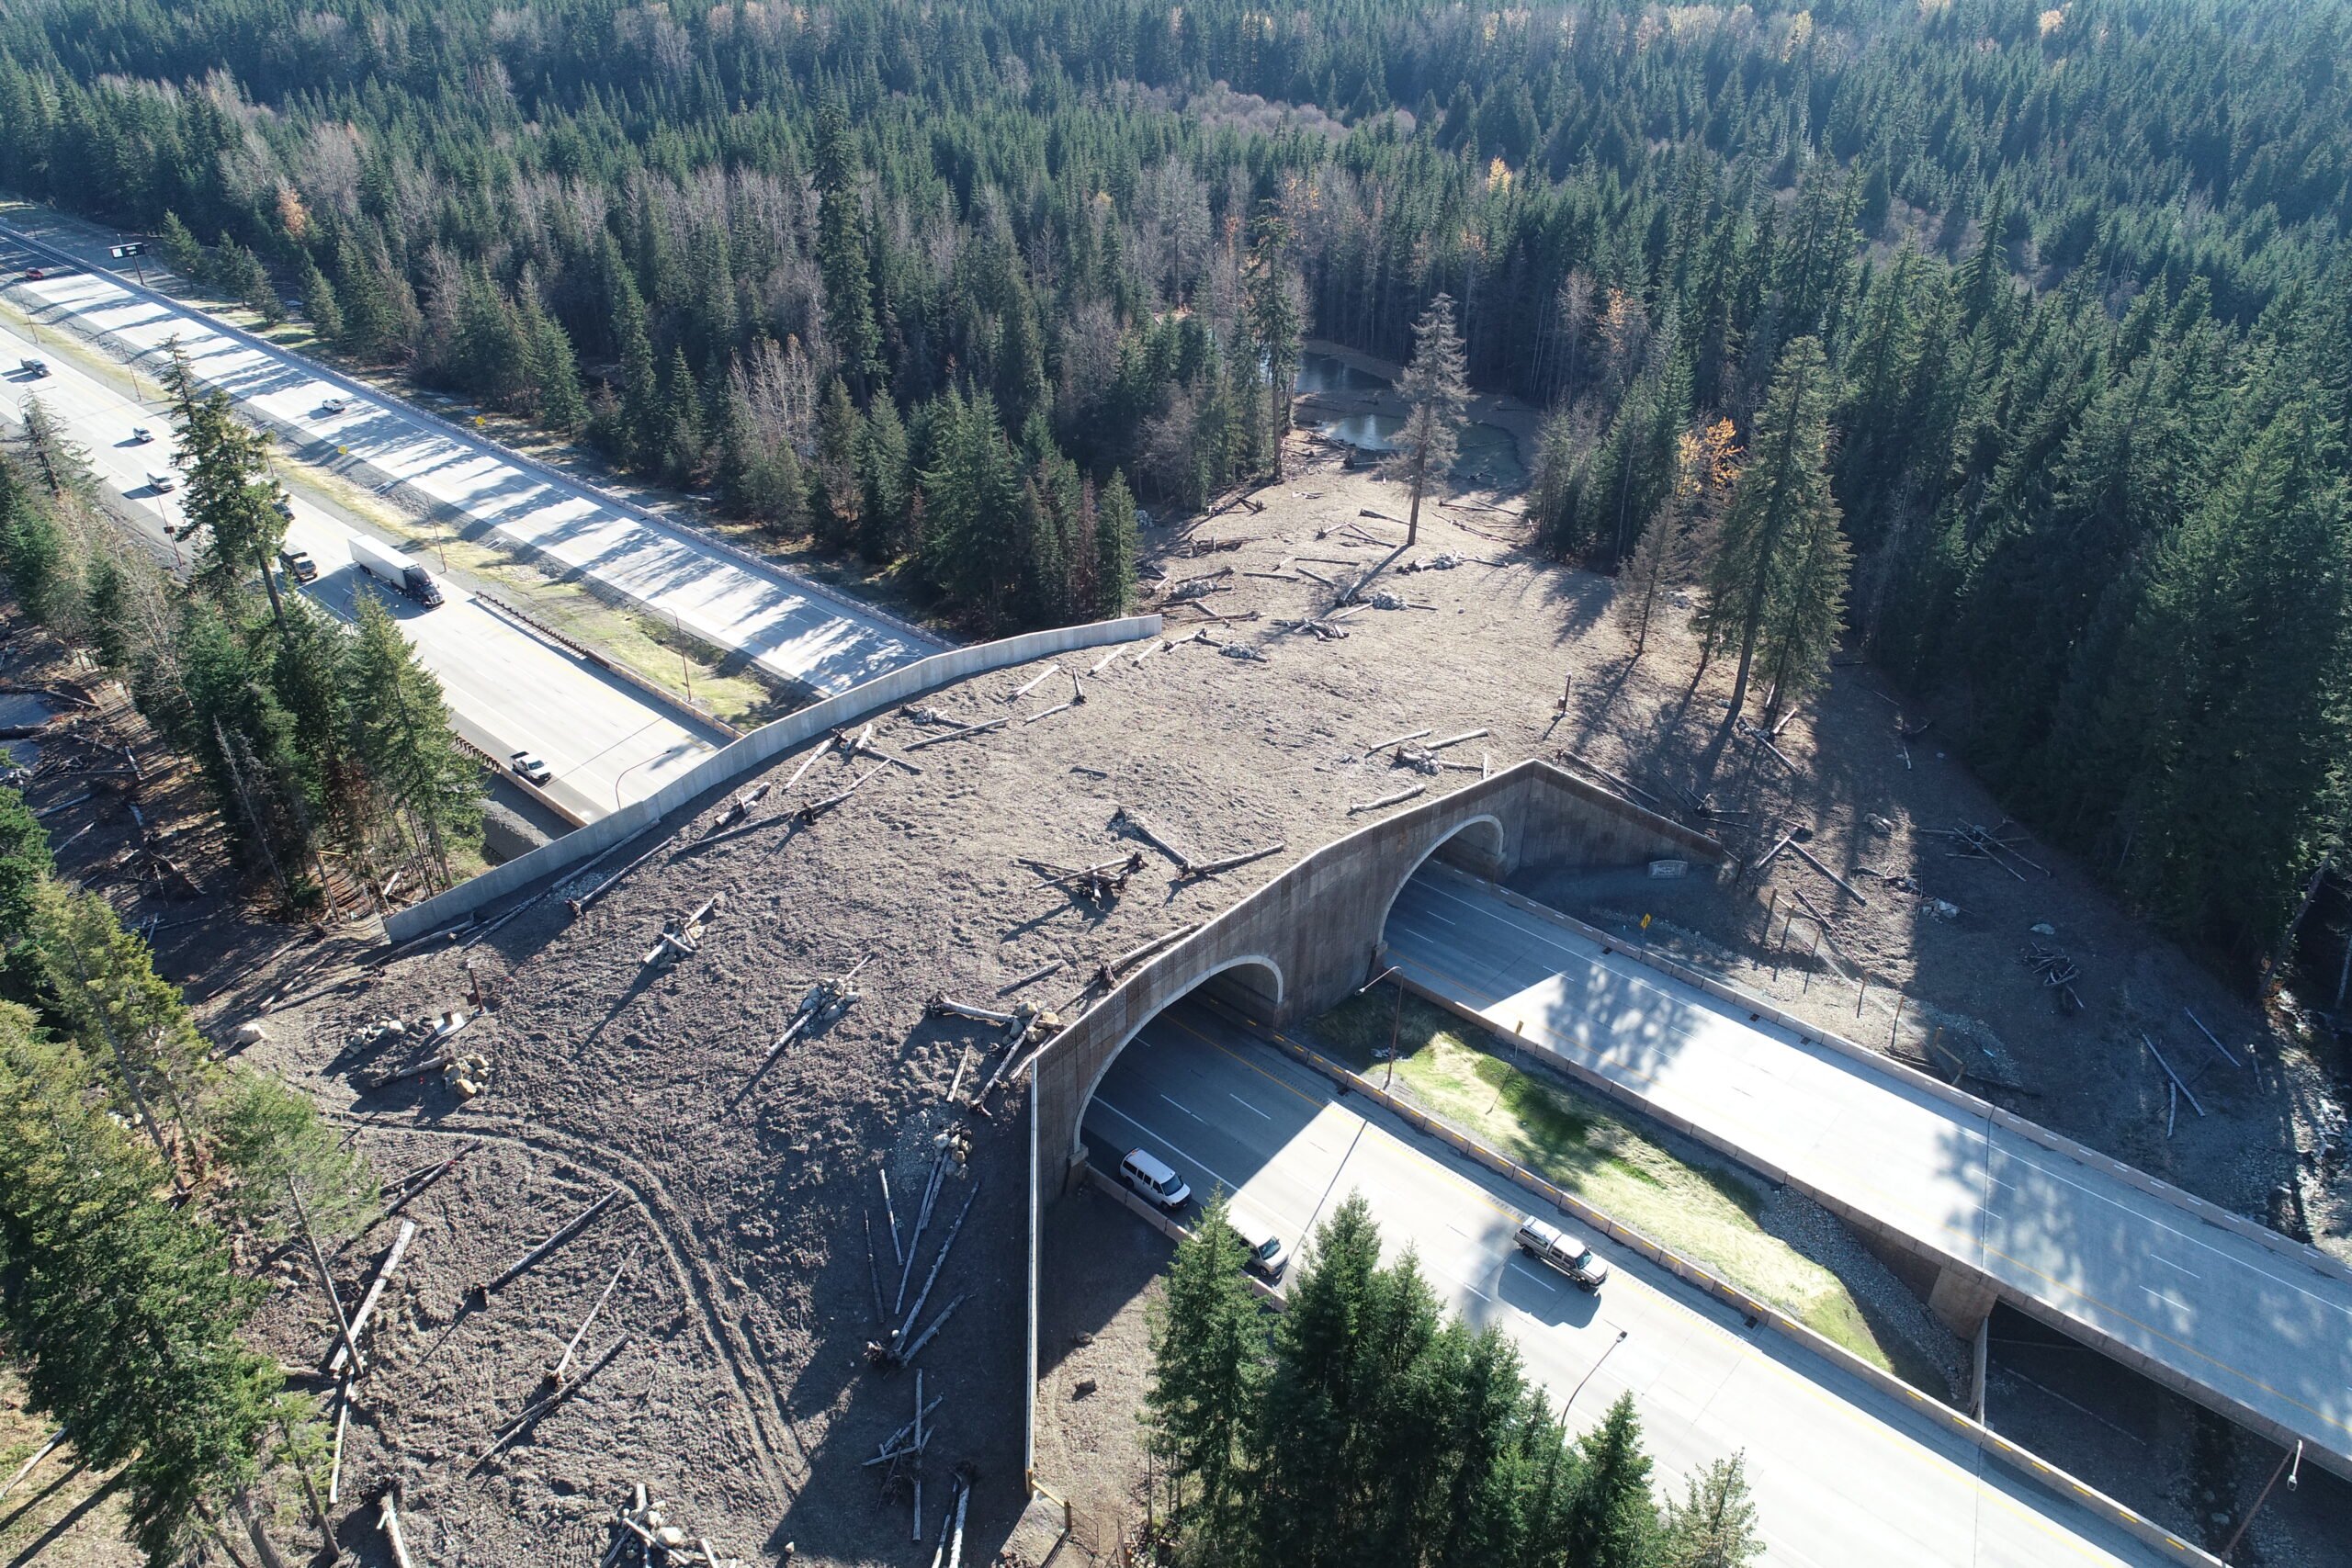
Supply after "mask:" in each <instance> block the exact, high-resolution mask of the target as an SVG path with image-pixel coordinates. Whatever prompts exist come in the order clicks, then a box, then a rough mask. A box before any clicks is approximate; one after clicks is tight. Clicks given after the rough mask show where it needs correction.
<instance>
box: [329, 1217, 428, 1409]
mask: <svg viewBox="0 0 2352 1568" xmlns="http://www.w3.org/2000/svg"><path fill="white" fill-rule="evenodd" d="M415 1235H416V1222H415V1221H414V1220H402V1221H401V1228H400V1234H399V1235H396V1236H394V1237H393V1238H392V1249H391V1251H390V1252H388V1253H386V1254H385V1255H384V1266H383V1267H382V1268H380V1269H377V1270H376V1277H375V1278H374V1279H373V1280H369V1281H368V1293H367V1294H366V1295H365V1296H362V1297H361V1298H360V1300H359V1310H358V1311H357V1312H356V1313H354V1314H352V1318H351V1337H352V1338H353V1340H354V1341H356V1340H357V1339H358V1337H359V1331H360V1330H361V1329H364V1328H366V1327H367V1326H368V1319H369V1318H370V1317H373V1316H374V1315H375V1314H376V1307H377V1303H379V1302H381V1301H382V1300H383V1299H384V1290H385V1287H387V1286H388V1285H390V1283H391V1281H392V1276H393V1275H394V1274H395V1273H397V1272H399V1270H400V1266H401V1259H402V1258H406V1257H407V1256H408V1244H409V1242H410V1241H411V1240H413V1238H414V1237H415ZM356 1353H357V1352H356V1350H355V1351H354V1354H355V1355H356ZM353 1370H354V1371H366V1370H367V1369H366V1368H365V1367H361V1366H357V1365H356V1364H355V1366H354V1368H353ZM327 1371H330V1372H339V1371H343V1351H342V1350H341V1349H340V1348H338V1349H337V1350H336V1351H335V1353H334V1357H333V1359H330V1360H329V1361H328V1362H327Z"/></svg>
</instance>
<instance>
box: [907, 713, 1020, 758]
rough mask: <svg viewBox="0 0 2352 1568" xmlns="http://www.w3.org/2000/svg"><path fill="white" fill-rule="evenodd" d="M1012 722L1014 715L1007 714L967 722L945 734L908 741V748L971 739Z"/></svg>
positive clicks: (913, 748)
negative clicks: (977, 721)
mask: <svg viewBox="0 0 2352 1568" xmlns="http://www.w3.org/2000/svg"><path fill="white" fill-rule="evenodd" d="M1011 723H1012V716H1011V715H1007V716H1005V717H1003V718H992V719H989V721H988V722H987V723H986V724H967V725H965V726H964V727H963V728H960V729H951V730H949V731H948V732H947V733H946V734H944V735H926V736H924V737H923V738H922V739H920V740H910V741H908V742H907V750H910V751H920V750H922V749H923V748H924V747H926V746H937V745H939V744H941V743H942V742H943V741H948V740H969V739H971V738H972V737H973V736H975V735H986V734H987V733H988V732H989V730H991V729H994V728H997V727H998V726H1000V725H1005V724H1011Z"/></svg>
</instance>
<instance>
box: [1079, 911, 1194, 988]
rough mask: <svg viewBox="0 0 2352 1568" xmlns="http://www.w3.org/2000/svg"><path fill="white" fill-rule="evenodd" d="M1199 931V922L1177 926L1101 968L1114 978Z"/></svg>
mask: <svg viewBox="0 0 2352 1568" xmlns="http://www.w3.org/2000/svg"><path fill="white" fill-rule="evenodd" d="M1200 929H1201V927H1200V922H1199V921H1197V920H1195V921H1193V922H1191V923H1189V924H1186V925H1181V926H1178V927H1177V928H1176V929H1175V930H1174V931H1170V932H1168V933H1167V934H1166V935H1164V936H1156V937H1153V938H1152V939H1151V940H1150V941H1149V942H1145V943H1144V944H1143V945H1142V946H1141V947H1136V948H1130V949H1129V950H1128V951H1126V952H1125V953H1121V954H1119V956H1118V957H1116V958H1114V959H1113V960H1111V962H1110V963H1108V964H1104V965H1103V968H1104V970H1106V971H1107V972H1108V973H1109V974H1111V975H1112V976H1117V975H1118V974H1119V972H1120V971H1122V970H1124V969H1132V968H1133V967H1135V966H1136V964H1140V963H1142V962H1143V961H1144V960H1145V959H1147V958H1149V957H1150V956H1152V954H1154V953H1159V952H1160V951H1161V950H1162V949H1164V948H1170V947H1173V946H1175V945H1176V944H1177V943H1178V942H1182V941H1183V940H1184V939H1185V938H1186V937H1188V936H1191V935H1192V934H1193V932H1194V931H1198V930H1200Z"/></svg>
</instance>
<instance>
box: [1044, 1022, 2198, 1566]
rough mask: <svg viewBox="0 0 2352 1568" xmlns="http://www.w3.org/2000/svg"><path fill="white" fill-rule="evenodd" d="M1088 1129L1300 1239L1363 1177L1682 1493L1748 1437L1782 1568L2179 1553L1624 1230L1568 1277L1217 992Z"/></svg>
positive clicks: (1446, 1274)
mask: <svg viewBox="0 0 2352 1568" xmlns="http://www.w3.org/2000/svg"><path fill="white" fill-rule="evenodd" d="M1084 1134H1085V1137H1086V1141H1087V1144H1088V1145H1089V1154H1090V1157H1091V1159H1092V1160H1093V1162H1094V1163H1095V1164H1096V1165H1097V1166H1098V1167H1099V1168H1101V1169H1103V1170H1104V1171H1105V1172H1106V1173H1113V1174H1115V1172H1116V1170H1117V1168H1118V1160H1119V1157H1120V1156H1121V1155H1122V1154H1124V1153H1125V1151H1126V1150H1128V1149H1131V1148H1134V1147H1136V1146H1138V1145H1140V1146H1142V1147H1144V1148H1148V1149H1149V1150H1150V1151H1151V1152H1152V1153H1154V1154H1156V1155H1158V1156H1159V1157H1160V1158H1162V1159H1164V1160H1166V1161H1168V1162H1169V1163H1170V1165H1172V1166H1174V1167H1175V1168H1176V1169H1177V1171H1178V1172H1179V1173H1180V1174H1182V1176H1183V1177H1184V1179H1186V1180H1187V1181H1188V1182H1190V1183H1191V1184H1192V1185H1193V1190H1195V1192H1197V1193H1201V1194H1206V1193H1208V1192H1209V1191H1211V1190H1214V1189H1216V1188H1218V1187H1223V1188H1224V1189H1225V1190H1227V1191H1228V1192H1231V1193H1233V1194H1234V1195H1235V1201H1236V1203H1237V1204H1238V1206H1239V1207H1241V1208H1243V1209H1246V1210H1248V1211H1250V1213H1254V1214H1255V1215H1257V1216H1258V1217H1259V1218H1260V1219H1261V1220H1262V1221H1264V1222H1265V1223H1267V1224H1270V1225H1271V1226H1272V1229H1273V1230H1274V1231H1275V1233H1276V1234H1277V1235H1280V1236H1281V1237H1282V1239H1283V1245H1284V1246H1285V1247H1290V1248H1292V1249H1293V1250H1294V1251H1295V1250H1296V1248H1297V1247H1298V1246H1299V1245H1300V1244H1301V1243H1302V1242H1303V1241H1304V1239H1305V1238H1306V1236H1307V1235H1309V1233H1311V1232H1312V1230H1313V1229H1314V1227H1315V1225H1316V1224H1317V1223H1318V1222H1319V1221H1320V1220H1321V1219H1322V1218H1323V1217H1325V1216H1327V1215H1328V1214H1329V1213H1330V1211H1331V1209H1332V1207H1333V1206H1334V1205H1336V1204H1338V1203H1340V1202H1341V1201H1344V1200H1345V1199H1346V1198H1347V1197H1348V1195H1349V1194H1350V1193H1351V1192H1360V1193H1362V1194H1363V1197H1364V1198H1365V1199H1366V1200H1367V1201H1369V1202H1370V1203H1371V1205H1372V1210H1373V1213H1374V1218H1375V1219H1376V1220H1377V1221H1378V1222H1379V1224H1380V1227H1381V1233H1382V1238H1383V1241H1384V1243H1385V1247H1386V1248H1387V1250H1388V1253H1389V1255H1390V1256H1391V1257H1392V1258H1393V1257H1394V1256H1396V1255H1397V1254H1398V1253H1400V1252H1402V1251H1403V1250H1404V1249H1405V1248H1407V1247H1410V1248H1412V1249H1413V1250H1414V1251H1415V1253H1416V1254H1417V1255H1418V1257H1419V1260H1420V1266H1421V1269H1422V1270H1423V1272H1424V1273H1425V1275H1426V1276H1427V1277H1428V1278H1429V1280H1430V1283H1431V1285H1432V1286H1433V1287H1434V1288H1435V1289H1436V1291H1437V1292H1438V1294H1439V1296H1440V1297H1441V1298H1442V1300H1443V1301H1444V1302H1445V1303H1446V1304H1447V1305H1448V1306H1449V1307H1450V1308H1452V1309H1453V1310H1454V1311H1456V1312H1458V1313H1460V1314H1463V1315H1464V1316H1465V1317H1467V1318H1469V1319H1470V1320H1471V1321H1473V1322H1476V1323H1480V1324H1492V1325H1496V1326H1497V1327H1498V1328H1500V1329H1501V1330H1502V1331H1503V1332H1504V1333H1505V1334H1507V1335H1509V1336H1510V1337H1511V1339H1512V1340H1513V1342H1514V1343H1516V1344H1517V1345H1518V1347H1519V1349H1520V1353H1521V1357H1522V1358H1523V1359H1524V1361H1525V1365H1526V1368H1527V1371H1528V1372H1529V1374H1530V1375H1531V1376H1532V1378H1534V1379H1535V1380H1537V1381H1539V1382H1543V1383H1544V1385H1546V1386H1547V1387H1548V1388H1549V1390H1550V1391H1551V1393H1552V1395H1553V1397H1554V1399H1555V1401H1571V1400H1572V1403H1570V1404H1569V1405H1568V1416H1569V1419H1570V1422H1571V1425H1572V1426H1574V1427H1577V1428H1578V1429H1582V1428H1585V1427H1589V1426H1591V1425H1592V1424H1593V1423H1595V1422H1597V1421H1598V1420H1599V1419H1600V1416H1601V1415H1602V1414H1603V1413H1605V1412H1606V1411H1607V1409H1608V1407H1609V1405H1610V1404H1611V1402H1613V1401H1614V1400H1615V1399H1616V1398H1617V1396H1618V1395H1619V1394H1620V1393H1632V1394H1633V1396H1634V1404H1635V1405H1636V1407H1637V1408H1638V1409H1639V1410H1640V1412H1641V1416H1642V1429H1643V1437H1644V1441H1645V1444H1646V1446H1647V1447H1648V1450H1649V1451H1650V1453H1651V1454H1652V1455H1653V1456H1654V1457H1655V1459H1656V1460H1657V1470H1658V1475H1657V1485H1658V1488H1659V1491H1660V1492H1661V1494H1662V1495H1669V1496H1677V1497H1679V1495H1680V1494H1681V1489H1682V1478H1683V1477H1685V1476H1688V1475H1691V1474H1693V1473H1695V1472H1699V1471H1701V1470H1703V1469H1704V1468H1705V1467H1706V1466H1707V1465H1708V1464H1710V1463H1712V1462H1713V1461H1715V1460H1717V1459H1720V1458H1723V1457H1724V1456H1726V1455H1729V1454H1731V1453H1734V1452H1745V1454H1746V1455H1747V1473H1748V1480H1749V1483H1750V1486H1751V1487H1752V1489H1753V1493H1754V1496H1755V1500H1756V1504H1757V1509H1758V1520H1759V1524H1760V1527H1761V1529H1762V1531H1763V1533H1764V1536H1765V1538H1766V1541H1767V1546H1768V1551H1767V1556H1766V1559H1765V1561H1766V1562H1770V1563H1771V1564H1774V1565H1776V1568H1806V1565H1819V1568H1829V1565H1833V1564H1835V1565H1838V1568H1890V1565H1893V1564H1902V1565H1904V1568H2029V1565H2030V1568H2051V1565H2053V1564H2087V1563H2098V1564H2118V1563H2130V1564H2134V1565H2153V1564H2155V1563H2159V1562H2164V1561H2165V1559H2164V1558H2162V1557H2160V1556H2159V1555H2158V1554H2157V1553H2156V1552H2155V1551H2154V1550H2153V1549H2151V1548H2149V1547H2147V1546H2145V1545H2143V1544H2142V1543H2141V1542H2140V1541H2138V1540H2134V1539H2133V1538H2132V1537H2131V1536H2129V1535H2128V1534H2126V1533H2125V1532H2123V1531H2122V1530H2120V1529H2116V1528H2115V1527H2114V1526H2112V1525H2109V1524H2108V1523H2107V1522H2105V1521H2104V1520H2102V1519H2100V1518H2098V1517H2097V1516H2094V1515H2092V1514H2090V1513H2088V1512H2086V1510H2084V1509H2082V1508H2080V1507H2078V1506H2075V1505H2074V1504H2072V1503H2070V1502H2068V1501H2065V1500H2064V1499H2062V1498H2060V1497H2058V1496H2056V1495H2052V1494H2051V1493H2048V1492H2045V1491H2043V1490H2042V1489H2041V1487H2039V1486H2037V1485H2036V1484H2034V1483H2031V1482H2030V1481H2028V1480H2026V1479H2025V1478H2024V1477H2023V1476H2021V1475H2019V1474H2018V1473H2017V1472H2014V1471H2012V1470H2010V1469H2008V1468H2007V1466H2004V1465H2002V1464H1999V1463H1997V1462H1996V1461H1992V1460H1990V1459H1987V1458H1986V1457H1985V1455H1984V1454H1983V1453H1982V1452H1981V1451H1979V1450H1977V1449H1976V1448H1975V1447H1974V1446H1973V1444H1970V1443H1968V1442H1966V1441H1964V1440H1962V1439H1961V1438H1957V1437H1954V1436H1952V1435H1951V1434H1949V1433H1946V1432H1945V1431H1943V1430H1942V1429H1941V1428H1939V1427H1935V1426H1934V1425H1932V1424H1931V1423H1929V1422H1927V1421H1925V1420H1922V1419H1920V1418H1919V1417H1918V1416H1915V1415H1914V1414H1912V1413H1911V1412H1910V1411H1909V1410H1908V1409H1907V1408H1906V1407H1905V1406H1904V1405H1903V1404H1901V1403H1900V1402H1899V1401H1897V1400H1894V1399H1893V1398H1890V1397H1889V1396H1887V1395H1886V1394H1883V1393H1880V1392H1879V1391H1878V1390H1876V1389H1875V1388H1872V1387H1871V1385H1869V1384H1867V1383H1865V1382H1861V1381H1860V1380H1859V1379H1856V1378H1854V1377H1851V1376H1850V1375H1849V1374H1847V1373H1844V1372H1842V1371H1838V1369H1837V1368H1835V1367H1833V1366H1831V1365H1830V1364H1829V1363H1827V1362H1826V1361H1823V1360H1821V1359H1818V1358H1816V1357H1815V1356H1813V1355H1811V1354H1809V1353H1808V1352H1806V1351H1804V1350H1803V1349H1802V1348H1799V1347H1798V1346H1796V1345H1795V1344H1794V1343H1793V1342H1792V1341H1790V1340H1788V1339H1786V1338H1783V1337H1781V1336H1779V1335H1777V1334H1774V1333H1772V1332H1770V1330H1767V1329H1764V1328H1760V1327H1758V1328H1749V1327H1747V1325H1746V1324H1745V1323H1744V1322H1743V1321H1742V1319H1741V1318H1740V1316H1739V1315H1738V1314H1736V1313H1734V1312H1733V1311H1732V1310H1731V1309H1730V1308H1728V1307H1727V1306H1724V1305H1723V1304H1721V1303H1717V1302H1715V1301H1713V1299H1711V1298H1709V1297H1706V1296H1704V1295H1702V1294H1701V1293H1700V1292H1697V1291H1696V1290H1694V1289H1692V1288H1691V1287H1690V1286H1688V1285H1686V1284H1684V1283H1682V1282H1681V1281H1680V1280H1677V1279H1675V1278H1674V1277H1673V1276H1672V1275H1670V1274H1668V1273H1666V1272H1665V1271H1664V1270H1662V1269H1657V1268H1656V1267H1655V1266H1653V1265H1651V1264H1649V1263H1647V1262H1645V1261H1644V1260H1643V1259H1641V1258H1639V1257H1637V1256H1636V1255H1634V1254H1633V1253H1631V1252H1628V1251H1626V1250H1624V1249H1623V1248H1622V1247H1614V1246H1611V1245H1610V1244H1608V1243H1606V1242H1600V1243H1598V1246H1599V1249H1600V1252H1601V1254H1602V1256H1603V1257H1604V1258H1606V1259H1607V1260H1608V1262H1609V1266H1610V1278H1609V1280H1608V1281H1607V1283H1605V1284H1604V1285H1603V1286H1602V1287H1601V1288H1600V1292H1598V1293H1597V1294H1593V1293H1588V1292H1584V1291H1581V1290H1579V1289H1577V1288H1576V1287H1575V1286H1573V1285H1570V1284H1569V1283H1568V1282H1567V1281H1566V1280H1565V1279H1563V1278H1562V1277H1561V1276H1559V1275H1557V1274H1555V1273H1554V1272H1553V1271H1552V1270H1550V1269H1546V1268H1544V1267H1543V1266H1541V1265H1539V1264H1536V1263H1534V1262H1533V1261H1532V1259H1530V1258H1526V1257H1525V1256H1524V1255H1523V1254H1521V1253H1520V1252H1519V1251H1518V1250H1517V1248H1516V1247H1514V1246H1513V1244H1512V1240H1511V1236H1512V1232H1513V1231H1514V1229H1515V1228H1516V1227H1517V1225H1518V1223H1519V1221H1520V1220H1521V1218H1522V1217H1524V1216H1525V1215H1526V1214H1527V1213H1529V1212H1530V1211H1529V1209H1528V1208H1527V1206H1526V1204H1527V1198H1526V1195H1525V1194H1524V1193H1522V1192H1521V1191H1520V1190H1518V1189H1516V1188H1514V1187H1512V1186H1510V1184H1509V1183H1508V1182H1506V1181H1504V1180H1503V1179H1501V1178H1500V1177H1498V1176H1496V1175H1494V1174H1493V1173H1492V1172H1489V1171H1487V1170H1486V1169H1484V1168H1481V1167H1479V1166H1476V1165H1475V1164H1473V1163H1471V1162H1470V1161H1469V1160H1467V1159H1465V1158H1464V1157H1463V1156H1459V1155H1457V1154H1456V1153H1454V1152H1453V1150H1452V1149H1451V1148H1449V1147H1448V1146H1446V1145H1443V1144H1441V1143H1439V1142H1437V1141H1436V1140H1434V1139H1431V1138H1428V1137H1425V1136H1423V1135H1421V1134H1417V1133H1415V1132H1413V1131H1412V1130H1410V1128H1408V1126H1407V1124H1406V1123H1404V1122H1401V1121H1399V1120H1397V1118H1395V1117H1392V1116H1390V1115H1388V1114H1387V1113H1385V1112H1384V1111H1380V1110H1379V1109H1378V1108H1376V1107H1373V1106H1370V1105H1366V1104H1364V1103H1363V1100H1362V1099H1361V1097H1358V1098H1355V1099H1347V1098H1343V1097H1341V1096H1340V1095H1339V1093H1338V1091H1337V1089H1336V1087H1335V1086H1334V1085H1333V1084H1331V1083H1330V1082H1329V1080H1328V1079H1325V1078H1323V1077H1320V1076H1318V1075H1317V1074H1315V1073H1313V1072H1311V1071H1309V1070H1308V1069H1307V1068H1306V1067H1305V1066H1301V1065H1299V1064H1298V1063H1296V1062H1295V1061H1294V1060H1293V1059H1291V1058H1290V1057H1288V1056H1285V1055H1283V1054H1282V1053H1280V1052H1278V1051H1276V1050H1274V1049H1273V1048H1272V1047H1271V1046H1269V1045H1268V1044H1266V1043H1264V1042H1262V1041H1261V1040H1258V1039H1256V1038H1254V1037H1253V1036H1252V1035H1251V1034H1250V1032H1249V1031H1247V1030H1245V1029H1243V1028H1241V1027H1239V1026H1238V1025H1237V1024H1234V1023H1231V1022H1229V1021H1227V1020H1225V1019H1224V1018H1223V1017H1221V1016H1220V1015H1219V1014H1217V1013H1216V1012H1214V1011H1212V1010H1209V1009H1207V1008H1204V1007H1202V1006H1200V1005H1199V1004H1197V1003H1193V1002H1180V1003H1178V1004H1177V1005H1176V1006H1175V1007H1173V1008H1170V1010H1167V1011H1166V1012H1164V1013H1162V1014H1161V1015H1160V1016H1159V1018H1157V1019H1155V1020H1154V1021H1152V1022H1151V1023H1149V1024H1148V1025H1146V1026H1145V1028H1144V1030H1143V1032H1141V1033H1139V1034H1138V1035H1137V1036H1136V1039H1135V1041H1134V1043H1131V1044H1130V1045H1129V1046H1128V1047H1127V1048H1126V1050H1125V1052H1124V1053H1122V1054H1121V1055H1120V1056H1119V1057H1118V1059H1117V1060H1116V1061H1114V1063H1113V1064H1112V1066H1111V1069H1110V1071H1109V1073H1108V1074H1106V1075H1105V1077H1103V1083H1102V1085H1101V1087H1100V1088H1099V1089H1097V1091H1096V1093H1095V1098H1094V1100H1093V1101H1092V1103H1091V1105H1090V1106H1089V1107H1088V1110H1087V1115H1086V1122H1085V1128H1084ZM1548 1217H1552V1218H1555V1219H1556V1218H1557V1216H1548ZM1294 1267H1295V1265H1294ZM1621 1335H1622V1337H1621Z"/></svg>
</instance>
